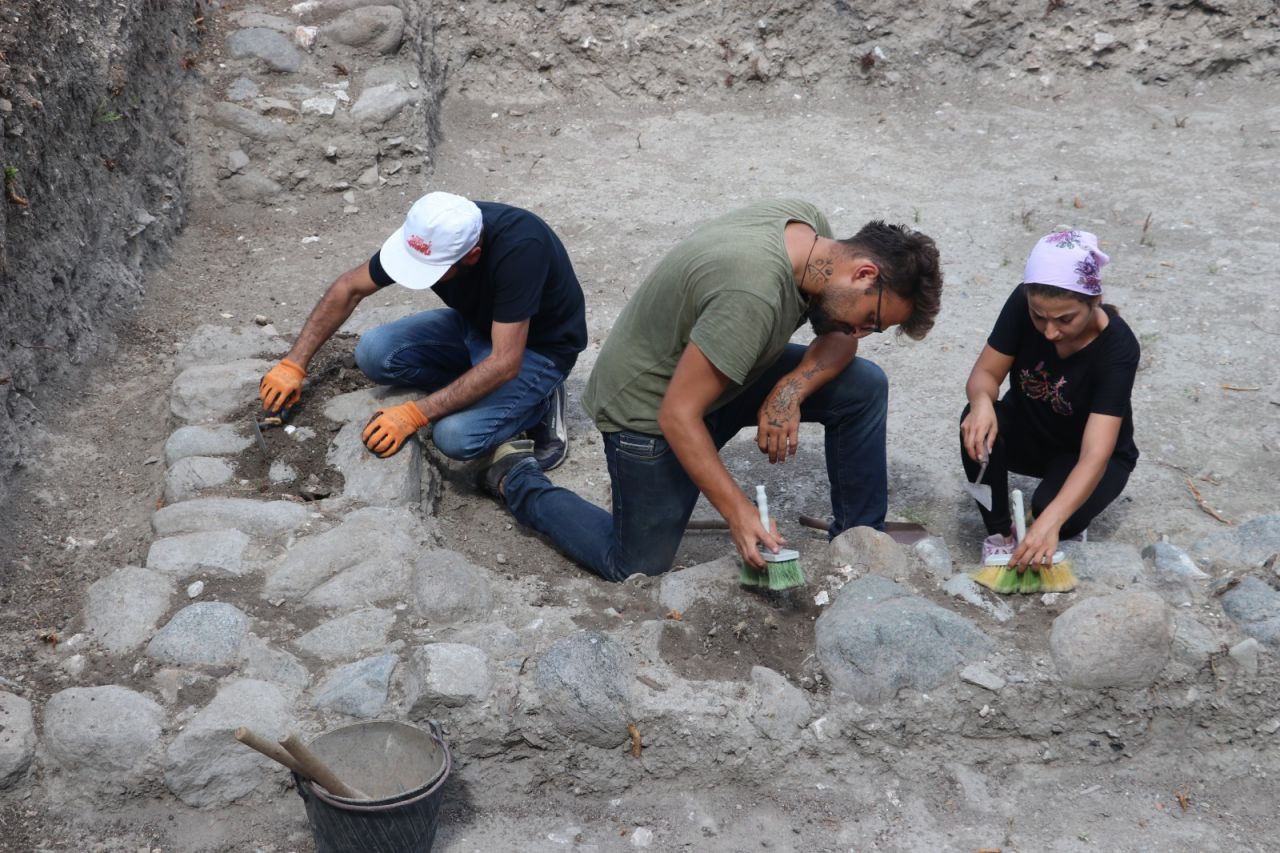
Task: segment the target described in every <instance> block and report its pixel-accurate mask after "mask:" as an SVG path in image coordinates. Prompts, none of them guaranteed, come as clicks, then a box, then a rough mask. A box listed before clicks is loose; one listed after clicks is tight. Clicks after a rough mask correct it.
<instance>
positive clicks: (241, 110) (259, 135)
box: [209, 101, 289, 142]
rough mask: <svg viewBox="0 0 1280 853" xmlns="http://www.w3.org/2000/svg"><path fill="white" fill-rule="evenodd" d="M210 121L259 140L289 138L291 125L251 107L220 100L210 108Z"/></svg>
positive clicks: (278, 140) (275, 140)
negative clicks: (261, 113) (265, 115)
mask: <svg viewBox="0 0 1280 853" xmlns="http://www.w3.org/2000/svg"><path fill="white" fill-rule="evenodd" d="M209 121H211V122H212V123H213V124H215V125H217V126H218V127H224V128H226V129H227V130H233V131H235V132H236V133H240V134H243V135H244V136H247V137H249V138H250V139H254V140H257V141H258V142H281V141H284V140H286V139H288V138H289V126H288V125H286V124H285V123H284V122H280V121H275V120H273V119H269V118H266V117H264V116H260V115H258V114H257V113H256V112H254V111H253V110H250V109H246V108H245V107H242V106H240V105H238V104H232V103H230V102H227V101H220V102H218V103H216V104H214V105H213V106H212V107H210V109H209Z"/></svg>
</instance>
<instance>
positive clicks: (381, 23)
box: [320, 5, 404, 54]
mask: <svg viewBox="0 0 1280 853" xmlns="http://www.w3.org/2000/svg"><path fill="white" fill-rule="evenodd" d="M320 35H321V37H322V38H324V39H327V40H329V41H333V42H337V43H338V44H344V45H346V46H347V47H363V48H366V49H368V50H370V51H373V52H374V53H380V54H391V53H395V52H396V51H397V50H399V49H400V42H401V41H402V40H403V39H404V13H403V12H401V11H400V10H399V9H398V8H396V7H395V6H392V5H385V6H365V7H363V8H356V9H352V10H350V11H348V12H344V13H342V14H341V15H339V16H338V17H337V18H336V19H334V20H333V21H332V22H331V23H329V24H326V25H325V26H324V27H322V28H321V30H320Z"/></svg>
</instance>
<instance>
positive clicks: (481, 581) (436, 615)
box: [413, 548, 493, 624]
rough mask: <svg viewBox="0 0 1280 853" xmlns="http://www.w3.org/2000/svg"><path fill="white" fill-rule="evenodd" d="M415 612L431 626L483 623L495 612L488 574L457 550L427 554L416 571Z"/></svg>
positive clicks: (414, 584)
mask: <svg viewBox="0 0 1280 853" xmlns="http://www.w3.org/2000/svg"><path fill="white" fill-rule="evenodd" d="M413 596H414V611H415V612H416V613H417V614H418V615H419V616H421V617H422V618H423V619H426V620H427V622H428V623H430V624H447V623H451V622H465V621H468V620H474V621H480V620H483V619H484V618H485V617H486V616H488V615H489V611H490V610H492V609H493V590H492V587H491V585H490V583H489V575H488V573H487V572H486V571H485V570H484V569H481V568H480V567H478V566H475V565H473V564H472V563H471V562H469V561H468V560H467V558H466V557H464V556H462V555H461V554H459V553H457V552H456V551H447V550H444V549H443V548H440V549H436V550H434V551H428V552H427V553H426V554H423V555H422V557H420V558H419V560H418V562H417V565H415V567H414V570H413Z"/></svg>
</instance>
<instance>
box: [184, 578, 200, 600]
mask: <svg viewBox="0 0 1280 853" xmlns="http://www.w3.org/2000/svg"><path fill="white" fill-rule="evenodd" d="M202 592H204V581H196V582H195V583H193V584H191V585H190V586H188V587H187V598H197V597H199V595H200V593H202Z"/></svg>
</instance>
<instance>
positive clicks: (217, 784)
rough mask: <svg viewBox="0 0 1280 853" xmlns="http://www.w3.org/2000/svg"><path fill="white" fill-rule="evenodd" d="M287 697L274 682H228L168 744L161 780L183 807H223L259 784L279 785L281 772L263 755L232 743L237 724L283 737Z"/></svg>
mask: <svg viewBox="0 0 1280 853" xmlns="http://www.w3.org/2000/svg"><path fill="white" fill-rule="evenodd" d="M289 706H290V703H289V699H288V697H287V696H286V695H285V694H284V693H282V692H281V691H280V689H279V688H278V687H276V686H275V685H274V684H268V683H266V682H264V681H254V680H251V679H241V680H236V681H232V682H229V683H228V684H226V685H224V686H223V687H222V689H220V690H219V691H218V694H217V695H216V696H214V698H213V701H211V702H210V703H209V704H208V705H207V706H205V708H204V709H203V710H201V711H200V713H198V714H196V716H195V717H194V718H192V719H191V721H190V722H188V723H187V724H186V725H185V726H184V727H183V729H182V733H181V734H179V735H178V736H177V737H176V738H175V739H174V741H173V743H172V744H170V746H169V749H168V751H167V752H166V754H165V758H164V784H165V786H166V787H167V788H168V789H169V790H170V791H171V792H173V794H174V795H175V796H176V797H178V798H179V799H180V800H182V801H183V802H184V803H186V804H187V805H189V806H194V807H196V808H207V807H211V806H226V805H229V804H231V803H233V802H235V801H236V800H239V799H241V798H243V797H246V796H248V795H249V794H251V793H253V792H254V791H255V790H256V789H258V787H259V786H266V785H270V786H271V787H272V788H275V787H276V786H279V785H282V784H283V783H284V782H285V781H286V779H287V778H288V776H287V771H285V770H284V768H282V767H280V765H278V764H276V763H275V762H273V761H271V760H270V759H269V758H267V757H266V756H264V755H262V754H260V753H258V752H257V751H255V750H252V749H250V748H249V747H247V746H243V745H241V744H239V743H236V741H235V740H234V738H233V737H232V733H233V732H234V731H235V730H236V729H237V728H238V727H240V726H246V727H248V728H250V729H253V730H254V731H255V732H257V733H258V734H259V735H261V736H262V737H264V738H266V739H267V740H271V741H275V740H280V739H281V738H283V737H285V736H286V735H287V734H288V733H289V731H290V729H291V728H292V725H293V715H292V714H291V713H290V711H289Z"/></svg>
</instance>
